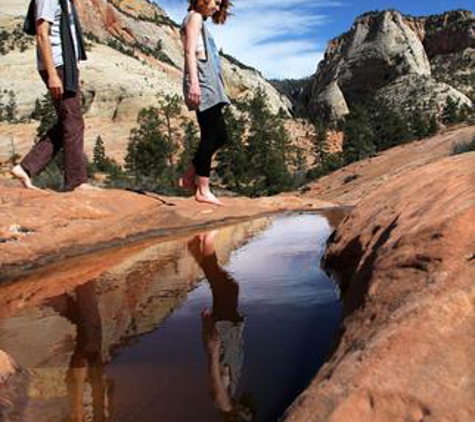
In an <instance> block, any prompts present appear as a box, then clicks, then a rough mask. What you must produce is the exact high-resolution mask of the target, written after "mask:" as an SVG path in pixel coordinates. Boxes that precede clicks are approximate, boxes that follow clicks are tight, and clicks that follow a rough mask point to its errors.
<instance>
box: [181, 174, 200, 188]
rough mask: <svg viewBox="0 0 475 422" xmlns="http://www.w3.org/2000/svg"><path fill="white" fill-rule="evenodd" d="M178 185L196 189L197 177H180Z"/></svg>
mask: <svg viewBox="0 0 475 422" xmlns="http://www.w3.org/2000/svg"><path fill="white" fill-rule="evenodd" d="M178 186H179V187H180V188H183V189H189V190H194V189H196V183H195V178H194V177H193V178H190V177H186V176H183V177H180V178H179V179H178Z"/></svg>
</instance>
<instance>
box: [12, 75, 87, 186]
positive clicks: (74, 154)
mask: <svg viewBox="0 0 475 422" xmlns="http://www.w3.org/2000/svg"><path fill="white" fill-rule="evenodd" d="M57 70H58V75H59V77H60V78H61V80H63V69H62V68H61V67H58V68H57ZM40 75H41V78H42V79H43V81H44V82H45V83H47V80H48V75H47V73H46V72H45V71H40ZM53 104H54V108H55V109H56V114H57V116H58V121H57V123H56V124H55V125H54V126H53V127H52V128H51V129H50V130H49V131H48V132H47V133H46V135H45V136H43V137H42V138H41V139H40V140H39V142H37V143H36V144H35V145H34V146H33V148H32V149H31V151H30V152H29V153H28V154H27V155H26V156H25V157H24V158H23V160H22V162H21V166H22V167H23V168H24V169H25V171H26V172H27V173H28V174H29V175H30V176H35V175H37V174H38V173H40V172H41V170H43V169H44V168H45V167H46V165H47V164H48V163H49V162H50V161H51V160H52V159H53V158H54V157H55V156H56V154H57V153H58V152H59V151H60V150H61V148H62V149H63V155H64V188H65V190H73V189H74V188H76V187H77V186H79V185H81V184H82V183H85V182H87V171H86V163H85V161H84V152H83V150H84V120H83V117H82V112H81V96H80V92H79V89H78V90H77V91H76V93H71V92H67V93H65V94H63V96H62V98H60V99H57V100H55V99H53Z"/></svg>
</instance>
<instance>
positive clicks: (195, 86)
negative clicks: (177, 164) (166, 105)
mask: <svg viewBox="0 0 475 422" xmlns="http://www.w3.org/2000/svg"><path fill="white" fill-rule="evenodd" d="M230 6H231V3H230V1H229V0H190V5H189V8H188V10H189V13H188V15H187V16H186V18H185V20H184V21H183V26H182V40H183V45H184V49H185V72H184V81H183V82H184V94H185V102H186V104H187V106H188V108H189V109H190V110H196V115H197V118H198V123H199V126H200V132H201V140H200V144H199V146H198V150H197V152H196V154H195V157H194V159H193V162H192V164H191V165H190V166H189V167H188V169H187V171H186V172H185V174H184V175H183V177H182V178H181V179H180V185H181V186H182V187H184V188H188V189H194V190H195V199H196V200H197V201H198V202H206V203H210V204H214V205H223V203H222V202H221V201H220V200H219V199H218V198H216V196H214V195H213V193H212V192H211V190H210V187H209V175H210V169H211V159H212V157H213V154H214V153H215V152H216V151H217V150H218V148H220V147H221V146H222V145H223V144H224V143H225V142H226V126H225V122H224V118H223V114H222V108H223V106H224V105H226V104H229V99H228V97H227V95H226V92H225V89H224V84H223V78H222V75H221V64H220V58H219V54H218V51H217V49H216V45H215V43H214V41H213V38H212V36H211V34H210V33H209V32H208V30H207V28H206V25H205V22H204V21H205V20H206V19H208V18H211V19H212V20H213V22H214V23H216V24H224V22H225V21H226V19H227V17H228V14H229V11H228V9H229V7H230ZM195 179H196V180H195Z"/></svg>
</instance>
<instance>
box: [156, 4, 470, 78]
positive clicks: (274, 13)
mask: <svg viewBox="0 0 475 422" xmlns="http://www.w3.org/2000/svg"><path fill="white" fill-rule="evenodd" d="M154 1H155V2H156V3H157V4H158V5H159V6H160V7H162V8H163V9H165V11H166V12H167V13H168V14H169V15H170V16H171V17H172V18H173V19H174V20H175V21H177V22H178V23H181V21H182V19H183V17H184V16H185V15H186V9H187V5H188V1H187V0H154ZM234 5H235V6H234V8H233V14H234V16H232V17H231V18H230V19H229V20H228V22H227V23H226V25H224V26H215V25H212V24H211V23H210V24H208V25H209V29H210V30H211V31H212V32H213V34H214V36H215V40H216V43H217V45H218V46H219V47H221V48H223V50H224V51H225V52H226V53H228V54H231V55H232V56H234V57H236V58H237V59H239V60H241V61H242V62H244V63H246V64H248V65H251V66H254V67H256V68H257V69H259V70H261V71H262V73H263V74H264V76H266V77H267V78H301V77H304V76H308V75H311V74H312V73H314V72H315V69H316V68H317V64H318V62H319V61H320V60H321V58H322V57H323V53H324V51H325V48H326V45H327V43H328V41H329V40H330V39H332V38H333V37H335V36H337V35H340V34H341V33H342V32H345V31H347V30H348V29H349V28H350V27H351V25H352V23H353V21H354V19H355V18H356V17H357V16H358V15H360V14H362V13H364V12H366V11H369V10H384V9H388V8H392V9H398V10H400V11H401V12H403V13H405V14H411V15H428V14H434V13H441V12H444V11H447V10H453V9H468V10H473V6H472V5H473V0H471V1H469V0H439V1H438V0H432V1H430V0H395V1H385V0H364V1H358V0H234Z"/></svg>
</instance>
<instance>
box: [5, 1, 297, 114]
mask: <svg viewBox="0 0 475 422" xmlns="http://www.w3.org/2000/svg"><path fill="white" fill-rule="evenodd" d="M27 5H28V1H27V0H8V1H6V2H3V1H2V4H1V5H0V12H2V15H3V16H2V18H1V20H0V25H1V27H2V28H5V29H7V30H9V31H11V30H13V28H15V27H16V26H17V25H19V24H21V22H22V20H23V17H22V16H23V15H24V13H25V11H26V9H27ZM77 5H78V10H79V14H80V17H81V22H82V26H83V30H84V33H85V34H86V38H87V40H88V44H89V47H88V49H89V50H90V51H89V61H87V62H85V63H83V64H82V66H81V80H82V82H83V91H84V94H85V95H86V98H87V105H88V110H87V115H88V116H90V117H97V116H98V117H107V118H109V119H111V120H112V119H115V118H116V117H117V116H119V117H121V118H122V119H124V117H125V118H127V119H129V120H135V118H136V116H137V114H138V112H139V111H140V109H141V108H143V107H146V106H148V105H152V104H153V105H155V104H156V96H157V95H159V96H163V95H166V94H178V95H182V71H183V63H184V58H183V47H182V43H181V38H180V30H179V26H178V25H177V24H176V23H175V22H173V21H172V20H171V19H170V18H169V17H168V16H167V15H166V13H165V12H164V10H163V9H161V8H160V7H159V6H157V5H156V4H154V3H151V2H148V1H146V0H128V1H124V0H114V1H106V0H78V1H77ZM183 14H184V15H185V14H186V10H183ZM0 60H1V63H2V66H1V70H0V89H2V90H3V89H13V90H14V92H15V93H16V97H17V103H18V105H19V112H20V115H21V116H27V115H29V113H31V111H32V109H33V106H34V102H35V100H36V98H38V97H40V96H42V95H43V93H44V92H45V89H44V87H43V84H42V82H41V81H40V80H39V78H38V76H37V75H36V60H35V52H34V48H33V46H32V43H31V44H30V46H29V48H28V49H27V50H26V51H24V52H20V51H19V49H15V50H13V51H11V52H9V53H8V54H6V55H4V56H0ZM223 63H224V76H225V79H226V83H227V84H228V87H229V91H230V95H231V96H232V97H241V96H244V95H247V94H249V95H252V92H253V91H254V90H255V88H256V86H258V85H259V86H261V87H262V88H263V89H264V91H266V93H267V94H268V96H269V99H270V103H271V107H272V108H273V109H274V110H275V111H278V110H279V109H281V108H282V109H283V110H284V111H286V112H288V110H289V109H290V106H291V105H290V101H289V100H288V99H287V98H286V97H284V96H282V95H280V94H279V93H278V92H277V91H276V90H275V89H274V88H273V87H272V85H270V84H269V83H268V82H267V81H266V80H265V79H264V78H263V77H262V75H261V74H260V73H259V72H258V71H256V70H254V69H251V68H248V67H247V66H244V65H241V64H240V63H239V62H238V61H233V63H231V62H230V61H229V60H228V59H227V58H224V57H223Z"/></svg>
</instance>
